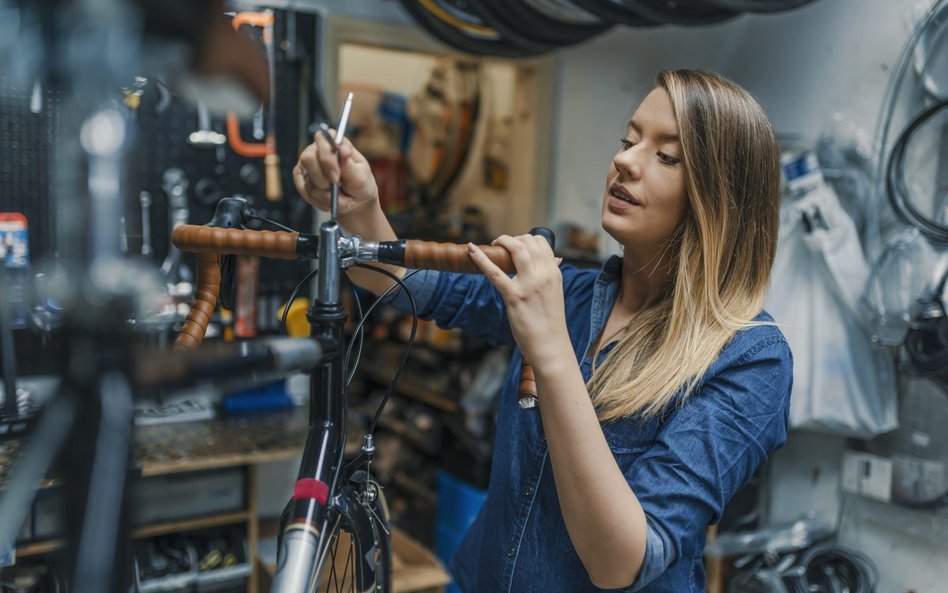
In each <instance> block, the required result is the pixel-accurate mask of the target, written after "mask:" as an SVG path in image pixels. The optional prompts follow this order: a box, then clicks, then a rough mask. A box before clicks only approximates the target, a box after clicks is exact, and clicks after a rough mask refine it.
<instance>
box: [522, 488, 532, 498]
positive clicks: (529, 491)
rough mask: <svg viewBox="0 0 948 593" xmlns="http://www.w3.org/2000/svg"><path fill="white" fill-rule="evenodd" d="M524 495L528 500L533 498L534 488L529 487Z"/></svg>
mask: <svg viewBox="0 0 948 593" xmlns="http://www.w3.org/2000/svg"><path fill="white" fill-rule="evenodd" d="M523 495H524V496H526V497H527V498H530V497H531V496H533V486H527V489H526V490H524V491H523Z"/></svg>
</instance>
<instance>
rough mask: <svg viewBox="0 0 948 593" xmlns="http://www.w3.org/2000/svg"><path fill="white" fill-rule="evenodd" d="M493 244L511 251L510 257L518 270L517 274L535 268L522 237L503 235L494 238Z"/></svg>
mask: <svg viewBox="0 0 948 593" xmlns="http://www.w3.org/2000/svg"><path fill="white" fill-rule="evenodd" d="M491 245H500V246H501V247H503V248H504V249H506V250H507V251H508V252H510V259H511V260H512V261H513V265H514V269H515V270H516V271H517V274H521V273H523V272H527V271H529V270H531V269H532V268H533V260H532V258H531V257H530V252H529V251H528V250H527V246H526V245H524V242H523V239H522V238H519V237H518V238H514V237H511V236H510V235H501V236H499V237H497V238H496V239H494V240H493V241H492V242H491Z"/></svg>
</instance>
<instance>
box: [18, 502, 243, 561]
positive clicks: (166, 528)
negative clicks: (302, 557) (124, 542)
mask: <svg viewBox="0 0 948 593" xmlns="http://www.w3.org/2000/svg"><path fill="white" fill-rule="evenodd" d="M249 518H250V513H248V512H247V511H237V512H234V513H225V514H221V515H208V516H205V517H196V518H194V519H182V520H180V521H166V522H163V523H155V524H154V525H144V526H142V527H139V528H138V529H135V530H134V531H133V532H132V537H133V538H135V539H141V538H144V537H152V536H155V535H167V534H169V533H178V532H182V531H192V530H195V529H206V528H208V527H222V526H224V525H233V524H235V523H243V522H245V521H247V520H248V519H249ZM63 543H64V542H63V540H62V539H45V540H40V541H35V542H29V543H26V544H24V545H22V546H17V549H16V555H17V557H18V558H25V557H27V556H39V555H41V554H47V553H49V552H52V551H54V550H57V549H59V548H60V547H62V545H63Z"/></svg>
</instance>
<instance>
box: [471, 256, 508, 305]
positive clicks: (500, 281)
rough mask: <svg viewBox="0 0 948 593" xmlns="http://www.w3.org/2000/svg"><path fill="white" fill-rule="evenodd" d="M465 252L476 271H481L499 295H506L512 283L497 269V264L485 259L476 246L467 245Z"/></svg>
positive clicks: (487, 258)
mask: <svg viewBox="0 0 948 593" xmlns="http://www.w3.org/2000/svg"><path fill="white" fill-rule="evenodd" d="M467 251H468V254H469V255H470V256H471V261H473V262H474V265H475V266H477V269H478V270H480V271H481V274H484V275H485V276H487V279H488V280H490V283H491V284H493V285H494V287H495V288H496V289H497V290H499V291H500V294H501V295H504V294H506V292H507V290H509V288H510V285H511V282H512V281H511V280H510V278H509V277H508V276H507V274H505V273H504V271H503V270H501V269H500V268H499V267H497V264H495V263H494V262H492V261H490V258H489V257H487V254H486V253H484V252H483V251H482V250H481V248H480V247H478V246H477V245H475V244H473V243H468V244H467Z"/></svg>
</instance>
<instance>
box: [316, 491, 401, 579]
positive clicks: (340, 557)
mask: <svg viewBox="0 0 948 593" xmlns="http://www.w3.org/2000/svg"><path fill="white" fill-rule="evenodd" d="M376 491H377V496H376V498H375V500H374V501H373V502H372V503H371V507H368V508H367V507H364V506H360V508H361V509H362V510H361V511H356V512H360V513H364V517H365V518H366V519H367V520H368V522H369V524H370V525H371V527H372V537H373V542H372V546H369V545H367V542H358V541H357V538H359V537H363V536H361V535H359V533H360V529H358V528H355V527H354V526H353V525H351V524H350V523H348V522H347V521H346V519H345V518H344V517H340V519H341V520H339V521H336V522H335V524H334V525H332V526H331V528H330V530H329V533H328V535H327V537H328V538H329V542H330V543H329V552H328V553H327V554H326V557H325V559H324V562H323V565H322V566H321V567H317V570H316V574H317V575H318V576H317V581H316V582H317V588H316V591H317V592H318V593H364V592H365V591H372V592H373V593H391V591H392V536H391V527H390V526H389V515H388V505H387V504H386V502H385V495H384V493H383V492H382V490H381V488H378V486H377V485H376ZM370 509H371V510H370ZM360 547H361V549H373V548H374V549H375V556H376V558H375V562H374V567H375V568H374V574H373V575H372V576H373V582H372V583H371V585H370V586H369V587H366V584H365V583H364V582H363V583H359V582H358V580H359V579H358V577H357V575H356V571H355V565H356V562H355V559H356V558H358V557H359V551H358V550H359V549H360ZM340 564H342V567H343V568H342V569H341V571H340V569H339V566H340ZM340 572H341V573H342V576H341V577H340V576H339V574H340Z"/></svg>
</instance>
